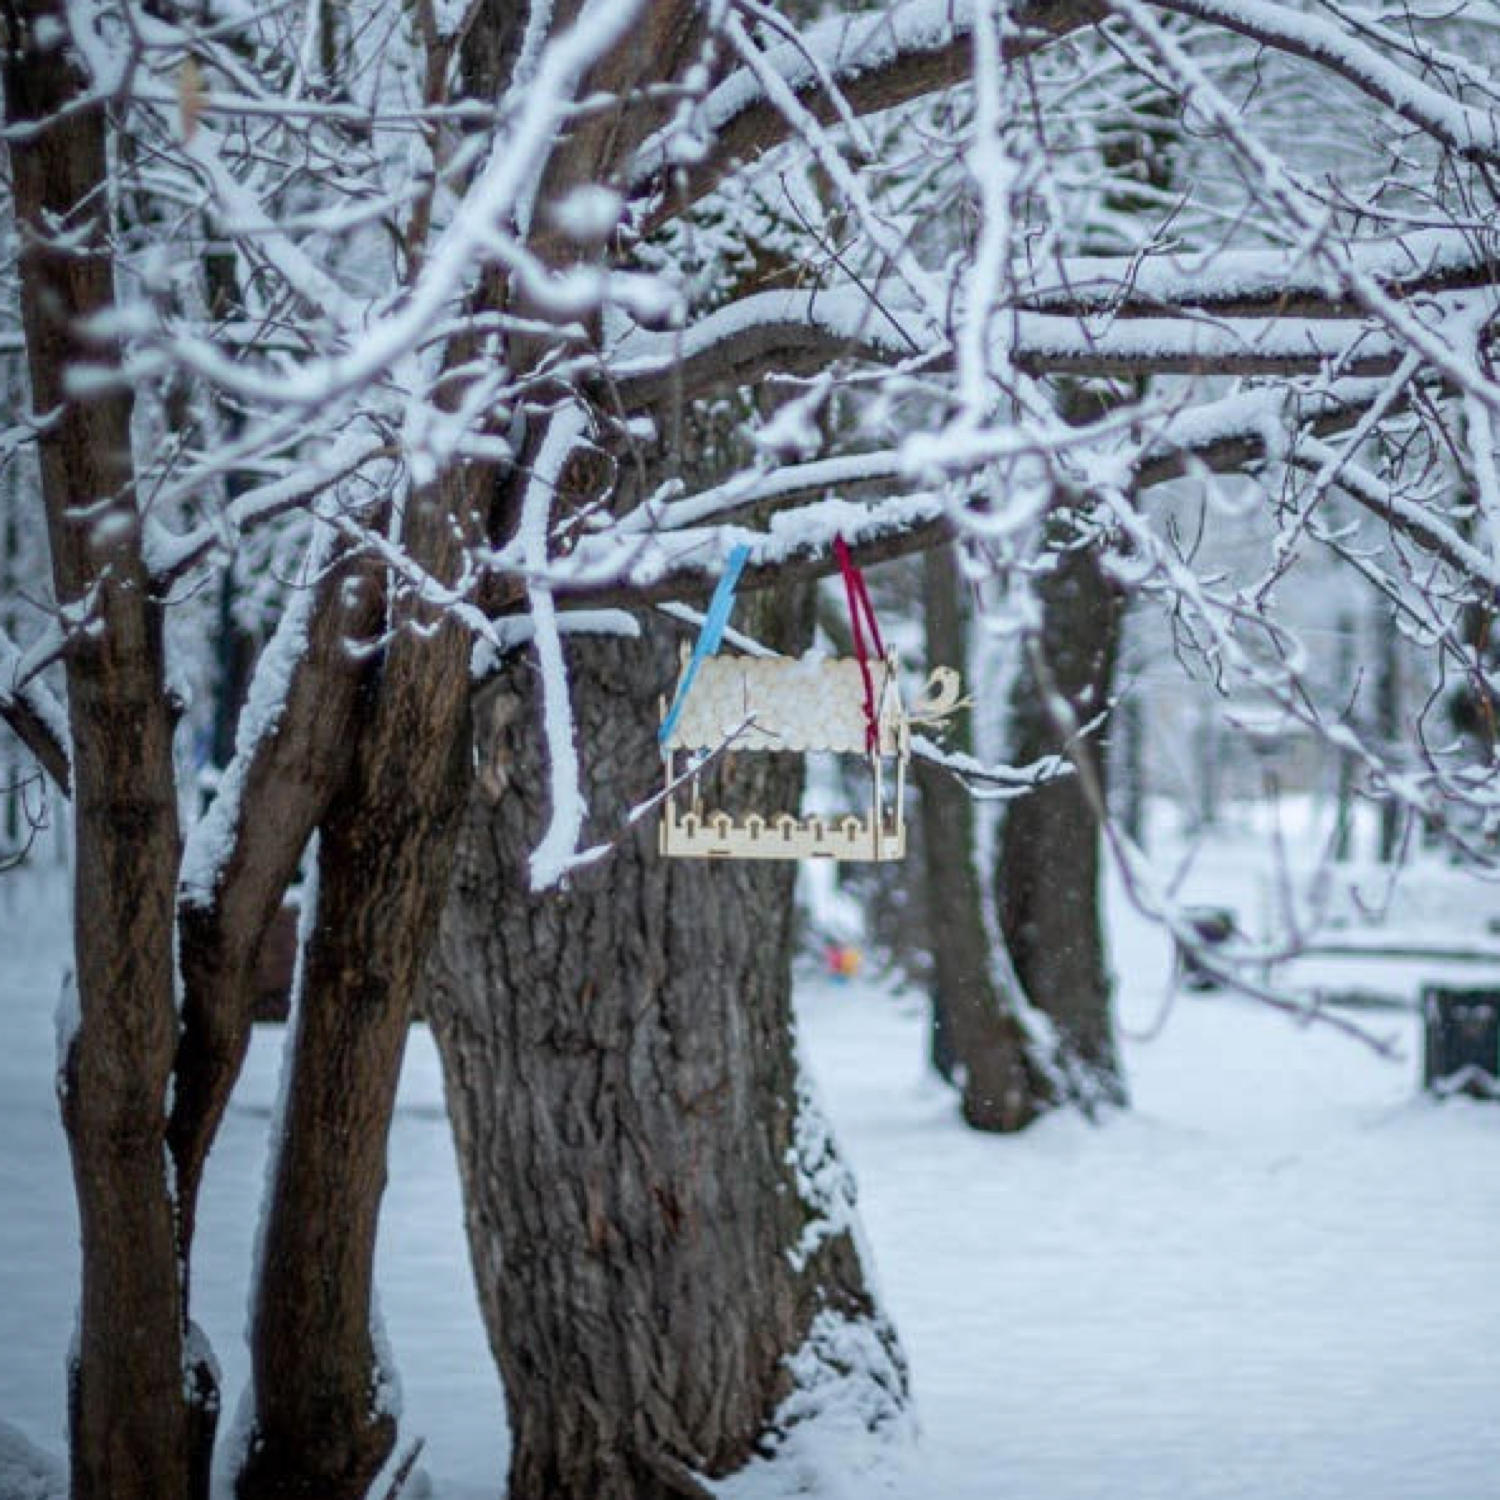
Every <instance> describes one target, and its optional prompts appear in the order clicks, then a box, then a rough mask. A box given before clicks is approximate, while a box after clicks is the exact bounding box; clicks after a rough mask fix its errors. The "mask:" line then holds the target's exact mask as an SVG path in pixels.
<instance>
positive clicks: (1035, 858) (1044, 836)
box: [996, 548, 1127, 1107]
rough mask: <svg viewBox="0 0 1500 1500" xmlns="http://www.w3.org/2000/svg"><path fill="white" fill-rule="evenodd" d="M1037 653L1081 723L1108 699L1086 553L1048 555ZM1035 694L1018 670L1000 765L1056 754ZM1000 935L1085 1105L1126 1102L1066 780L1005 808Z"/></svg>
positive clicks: (1107, 659) (1079, 811)
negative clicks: (1054, 558) (1006, 750)
mask: <svg viewBox="0 0 1500 1500" xmlns="http://www.w3.org/2000/svg"><path fill="white" fill-rule="evenodd" d="M1039 589H1040V593H1041V602H1042V625H1041V637H1040V646H1041V650H1042V653H1043V656H1044V658H1045V660H1046V661H1047V663H1048V666H1049V668H1050V671H1051V674H1052V678H1053V682H1054V685H1055V687H1056V689H1057V691H1059V692H1060V693H1061V694H1062V695H1063V696H1064V697H1065V698H1066V699H1067V701H1068V702H1069V703H1070V704H1071V705H1072V706H1073V708H1074V711H1075V712H1076V714H1077V716H1078V718H1079V720H1080V721H1081V722H1085V723H1086V722H1088V721H1089V720H1090V719H1091V718H1093V717H1094V716H1095V715H1096V714H1098V713H1099V712H1101V711H1102V710H1103V709H1104V707H1105V706H1106V705H1107V703H1108V701H1109V693H1110V688H1111V684H1112V682H1113V679H1114V664H1115V653H1116V646H1117V644H1118V638H1119V620H1120V602H1119V595H1118V592H1117V591H1116V589H1115V588H1114V586H1113V585H1112V584H1111V583H1110V582H1109V580H1108V579H1106V578H1105V577H1104V576H1103V574H1101V573H1100V571H1099V567H1098V563H1097V560H1096V558H1095V556H1094V554H1093V553H1092V552H1091V551H1090V550H1088V549H1084V548H1081V549H1077V550H1074V551H1071V552H1065V553H1062V554H1060V555H1059V566H1058V568H1057V569H1056V571H1055V572H1053V573H1050V574H1048V575H1047V577H1046V578H1045V579H1043V580H1042V581H1041V583H1040V585H1039ZM1044 696H1045V695H1044V689H1043V687H1042V686H1041V685H1040V684H1038V683H1037V681H1036V680H1035V677H1034V675H1033V673H1032V672H1031V671H1029V670H1025V669H1023V670H1022V671H1021V672H1020V673H1019V674H1018V676H1017V679H1016V686H1015V690H1014V691H1013V693H1012V695H1011V713H1010V718H1011V737H1012V738H1011V746H1010V751H1011V755H1012V758H1013V759H1014V760H1016V761H1017V762H1018V763H1020V764H1025V763H1027V762H1029V761H1032V760H1036V759H1039V758H1040V757H1042V756H1044V755H1051V754H1055V753H1056V752H1058V751H1059V750H1060V749H1062V748H1063V747H1062V745H1061V744H1060V743H1059V739H1058V734H1057V730H1056V728H1055V727H1054V725H1053V722H1052V719H1051V716H1050V715H1049V714H1048V713H1047V709H1046V704H1045V701H1044ZM1071 749H1072V751H1073V753H1074V754H1075V755H1079V756H1087V757H1088V758H1089V760H1090V762H1091V763H1092V766H1093V774H1094V775H1095V776H1096V777H1097V778H1098V781H1099V785H1100V786H1101V787H1102V786H1103V784H1104V757H1103V756H1102V755H1100V754H1098V753H1097V750H1096V747H1095V745H1094V743H1093V741H1092V740H1086V741H1084V742H1083V743H1080V744H1077V745H1074V746H1072V747H1071ZM996 886H997V899H998V905H999V911H1000V927H1001V932H1002V934H1003V935H1004V938H1005V943H1006V947H1007V948H1008V949H1009V952H1010V956H1011V961H1012V962H1013V963H1014V965H1015V969H1016V974H1017V977H1018V978H1019V980H1020V983H1021V986H1022V988H1023V989H1024V991H1025V993H1026V996H1027V998H1028V999H1029V1000H1030V1001H1031V1003H1032V1004H1033V1005H1034V1006H1036V1007H1037V1008H1038V1009H1039V1010H1041V1011H1042V1012H1043V1013H1044V1014H1045V1015H1046V1016H1047V1017H1048V1018H1049V1019H1050V1020H1051V1021H1052V1023H1053V1025H1054V1027H1055V1029H1056V1032H1057V1038H1058V1043H1059V1056H1058V1058H1057V1062H1058V1065H1059V1068H1060V1069H1061V1071H1062V1073H1063V1074H1064V1075H1065V1076H1066V1077H1067V1078H1068V1079H1069V1080H1070V1084H1071V1087H1072V1089H1073V1090H1074V1092H1075V1093H1076V1095H1077V1098H1078V1101H1079V1102H1080V1103H1082V1104H1083V1105H1084V1106H1085V1107H1091V1106H1092V1105H1093V1104H1094V1103H1096V1102H1108V1103H1114V1104H1124V1103H1126V1102H1127V1094H1126V1088H1125V1079H1124V1074H1123V1072H1122V1070H1121V1067H1120V1058H1119V1052H1118V1049H1117V1047H1116V1043H1115V1033H1114V1021H1113V1018H1112V1015H1111V1012H1110V983H1109V976H1108V973H1107V971H1106V966H1105V955H1104V933H1103V922H1102V918H1101V913H1100V909H1099V830H1098V827H1097V825H1096V823H1095V820H1094V816H1093V813H1092V811H1091V810H1090V808H1089V805H1088V802H1087V800H1086V799H1085V796H1084V792H1083V788H1082V787H1081V785H1080V783H1079V780H1078V778H1076V777H1065V778H1062V779H1060V780H1057V781H1054V782H1050V783H1049V784H1048V785H1046V786H1043V787H1041V788H1040V789H1039V790H1037V791H1035V792H1033V793H1031V794H1029V795H1028V796H1025V797H1022V798H1019V799H1017V800H1016V801H1015V802H1013V803H1011V805H1010V808H1009V810H1008V811H1007V813H1006V816H1005V822H1004V825H1003V827H1002V830H1001V837H1000V845H999V851H998V858H997V861H996Z"/></svg>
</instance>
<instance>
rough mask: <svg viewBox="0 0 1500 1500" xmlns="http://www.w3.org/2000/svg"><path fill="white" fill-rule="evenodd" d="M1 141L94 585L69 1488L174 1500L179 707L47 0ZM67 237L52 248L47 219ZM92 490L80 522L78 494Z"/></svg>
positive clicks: (61, 592)
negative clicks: (89, 368) (150, 574)
mask: <svg viewBox="0 0 1500 1500" xmlns="http://www.w3.org/2000/svg"><path fill="white" fill-rule="evenodd" d="M0 15H3V18H4V47H5V56H4V64H5V108H6V117H7V121H8V123H10V124H12V125H15V124H17V123H23V124H27V125H34V126H35V129H26V130H21V131H17V132H15V133H13V134H12V136H11V139H10V141H9V151H10V162H11V173H12V184H13V191H14V194H15V207H16V219H17V223H18V226H19V229H20V235H21V240H22V250H21V262H20V287H21V316H22V321H23V326H24V329H25V335H26V348H27V358H28V365H29V372H30V379H31V396H32V405H33V407H34V408H35V409H36V410H37V411H38V412H46V413H55V414H56V415H55V416H53V418H52V420H50V421H49V422H48V423H46V424H45V426H44V427H43V428H42V430H41V432H40V434H39V443H40V450H41V476H42V494H43V500H44V502H45V506H46V511H47V519H48V542H49V547H50V550H51V557H52V575H53V586H54V589H55V592H56V596H57V601H58V603H59V605H61V606H64V607H66V608H70V609H78V608H80V607H81V606H82V604H83V601H84V600H85V599H89V601H90V603H89V610H90V616H91V625H92V627H93V628H91V629H90V630H89V631H88V632H87V633H85V632H83V631H81V630H80V632H79V634H78V636H77V637H76V638H75V639H74V640H73V641H72V642H71V643H70V649H69V652H68V655H67V658H66V671H67V683H68V711H69V720H70V724H71V728H72V738H73V788H74V796H75V800H76V817H75V820H74V826H75V829H76V841H75V871H74V881H75V885H74V901H75V909H76V911H77V913H78V919H77V922H76V923H75V928H74V930H75V950H74V952H75V959H76V963H77V981H76V982H77V988H78V1000H79V1016H78V1024H77V1027H76V1030H75V1032H74V1034H73V1037H72V1039H71V1042H70V1044H69V1046H68V1049H67V1054H66V1058H65V1062H64V1070H63V1079H62V1112H63V1122H64V1125H65V1127H66V1130H67V1135H68V1144H69V1148H70V1150H71V1153H72V1160H73V1174H74V1181H75V1185H76V1190H77V1197H78V1213H79V1231H80V1234H79V1237H80V1244H81V1250H82V1260H83V1296H82V1306H81V1308H80V1313H79V1337H78V1344H77V1350H76V1356H75V1358H74V1361H73V1364H72V1369H71V1381H70V1402H69V1415H70V1426H71V1444H70V1447H71V1462H72V1493H73V1496H74V1497H75V1500H93V1497H95V1496H98V1497H101V1500H102V1497H109V1500H133V1497H137V1496H138V1497H140V1500H174V1497H179V1496H186V1495H187V1494H188V1492H189V1490H188V1486H189V1463H188V1446H189V1444H188V1428H189V1415H188V1399H187V1397H186V1395H185V1393H184V1379H183V1358H182V1355H183V1340H182V1327H181V1322H180V1303H179V1289H178V1266H177V1255H176V1239H175V1235H174V1225H173V1205H172V1198H171V1194H170V1191H169V1184H168V1180H167V1172H166V1168H165V1148H164V1136H165V1129H166V1102H165V1101H166V1097H167V1085H168V1079H169V1078H170V1075H171V1069H172V1057H173V1052H174V1048H175V1044H176V1019H177V1018H176V1011H175V1006H174V998H173V963H172V945H173V930H172V929H173V887H174V883H175V880H176V872H177V864H178V857H179V832H178V826H177V803H176V794H175V788H174V782H173V768H172V730H173V725H172V718H171V714H170V712H169V708H168V698H167V693H166V690H165V676H164V664H163V656H162V645H161V619H160V612H159V608H158V606H157V605H156V604H155V603H153V602H152V599H151V589H150V587H149V584H148V580H147V577H146V572H145V568H144V565H143V563H142V559H141V535H140V517H139V515H138V514H137V512H136V509H135V505H134V503H133V500H132V492H131V479H132V466H131V456H130V420H131V401H130V397H129V395H128V394H127V393H126V392H124V391H123V390H119V391H116V392H114V393H112V394H108V395H100V396H97V397H95V398H94V399H91V400H88V401H81V400H78V399H76V398H74V397H72V396H71V395H70V393H69V390H68V387H67V384H66V376H67V372H68V370H69V369H70V368H71V367H72V366H73V365H74V364H76V363H78V362H81V361H82V360H83V359H85V358H87V359H88V360H89V361H91V362H93V363H98V362H100V361H101V360H102V359H105V358H107V357H108V350H106V349H104V348H102V347H101V346H100V345H99V344H98V343H90V344H88V345H85V344H84V343H83V342H82V340H81V338H80V335H79V333H78V327H79V324H80V323H81V322H82V321H83V320H85V319H88V318H90V317H93V316H96V315H98V314H100V313H102V312H104V311H105V310H106V309H108V308H109V307H110V306H111V305H112V304H113V301H114V285H113V274H112V261H111V257H110V255H109V253H108V250H107V247H106V245H105V243H104V230H105V225H104V222H103V216H104V213H105V211H106V200H105V197H104V194H103V184H104V182H105V177H106V168H107V163H106V155H105V126H104V111H103V107H102V105H96V106H93V107H87V108H85V107H82V106H81V101H82V100H83V98H84V97H85V95H86V93H87V86H86V83H85V81H84V80H83V79H82V78H81V77H80V76H79V75H78V74H77V72H76V71H75V69H74V66H73V63H72V61H71V60H70V57H69V53H68V51H67V49H65V48H64V47H62V46H58V45H46V44H44V41H43V40H42V39H44V38H45V37H46V34H47V28H48V27H51V28H53V29H54V34H64V33H65V26H64V22H63V19H62V17H61V15H60V14H59V9H58V7H56V6H53V5H47V4H41V3H17V0H6V3H5V4H4V5H3V8H0ZM54 235H57V236H59V237H60V238H62V239H64V240H65V241H66V242H67V244H66V248H57V249H55V248H53V243H52V236H54ZM84 505H86V506H87V507H88V510H89V518H88V521H87V523H85V522H84V520H83V518H82V517H81V516H80V515H79V514H78V513H77V512H76V511H75V510H74V509H73V507H75V506H84Z"/></svg>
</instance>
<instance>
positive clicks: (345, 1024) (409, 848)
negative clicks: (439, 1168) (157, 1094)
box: [238, 473, 474, 1500]
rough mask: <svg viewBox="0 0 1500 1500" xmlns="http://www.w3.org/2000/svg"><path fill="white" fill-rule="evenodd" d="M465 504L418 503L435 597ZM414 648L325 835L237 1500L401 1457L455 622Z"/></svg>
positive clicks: (454, 735)
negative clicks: (384, 1328) (425, 996)
mask: <svg viewBox="0 0 1500 1500" xmlns="http://www.w3.org/2000/svg"><path fill="white" fill-rule="evenodd" d="M473 484H474V478H473V476H472V475H468V474H463V473H460V474H458V475H455V476H453V477H452V478H450V479H449V480H445V481H444V482H443V483H442V485H441V486H440V487H439V493H438V494H437V495H433V494H429V495H427V496H424V497H416V498H414V499H413V501H412V502H411V506H412V512H413V514H412V515H411V516H409V518H408V538H407V539H408V545H409V546H410V547H411V549H412V551H413V552H414V553H415V554H416V555H417V556H418V557H420V558H422V559H423V560H424V561H427V562H428V563H429V564H430V566H431V567H432V570H433V571H434V572H435V573H437V575H438V576H439V577H442V576H446V575H447V573H448V571H449V570H450V569H452V568H453V567H454V566H455V565H456V562H457V558H458V556H459V549H460V548H461V547H462V545H463V541H464V536H465V535H466V534H472V528H471V523H470V521H469V517H471V516H472V512H473V503H472V502H473V491H472V488H471V487H472V485H473ZM407 623H408V625H410V624H411V623H412V622H411V620H410V617H409V616H408V621H407ZM424 628H425V629H426V630H431V631H432V633H431V634H430V635H428V634H425V633H424V632H423V631H422V630H415V629H406V630H403V631H402V632H401V633H400V634H399V635H398V636H397V638H396V640H395V642H394V643H393V645H392V646H391V648H390V651H389V653H388V656H387V659H386V662H385V665H384V669H383V671H382V672H381V673H380V674H379V680H378V685H372V692H371V699H370V701H369V703H368V704H367V712H366V714H365V716H364V722H363V723H362V724H361V723H359V722H356V725H355V728H354V735H355V737H356V747H355V751H354V758H353V764H352V767H351V770H350V774H349V777H348V779H347V781H346V783H345V785H344V786H343V787H342V788H341V789H340V790H339V792H338V793H337V794H336V795H335V797H334V799H333V801H332V803H331V804H330V806H329V809H328V812H327V814H326V815H325V816H324V818H323V821H322V823H321V825H320V837H319V844H318V860H317V891H316V896H315V898H314V899H315V903H316V905H315V910H314V913H313V916H312V919H311V921H310V923H309V934H308V937H307V939H306V950H305V952H304V955H303V975H302V985H301V993H300V996H299V997H298V1000H297V1011H296V1015H295V1019H294V1024H295V1026H296V1036H295V1041H294V1046H293V1056H292V1062H291V1069H292V1071H291V1077H290V1080H289V1084H288V1088H287V1097H286V1103H285V1113H284V1117H283V1119H282V1121H281V1131H280V1136H279V1141H278V1148H277V1158H276V1168H275V1173H274V1180H273V1184H272V1188H271V1196H270V1201H269V1204H268V1206H267V1210H266V1222H265V1226H264V1235H263V1244H262V1262H261V1266H260V1279H259V1283H258V1285H257V1287H256V1294H255V1295H256V1301H255V1310H254V1316H253V1321H252V1329H251V1361H252V1370H253V1375H254V1388H255V1418H254V1426H253V1429H252V1432H251V1436H250V1442H249V1447H248V1449H247V1452H246V1454H245V1458H244V1463H243V1467H242V1469H241V1472H240V1475H239V1479H238V1493H239V1495H240V1496H241V1497H242V1500H289V1497H298V1500H360V1497H362V1496H363V1495H364V1494H365V1493H366V1491H367V1490H368V1488H369V1486H370V1483H371V1481H372V1480H373V1479H374V1478H375V1476H376V1474H377V1473H378V1472H379V1471H380V1468H381V1466H382V1465H383V1464H384V1463H385V1461H386V1459H387V1458H388V1457H389V1455H390V1452H391V1449H392V1446H393V1445H394V1442H395V1436H396V1421H395V1416H394V1414H393V1413H392V1412H391V1411H390V1410H389V1408H388V1406H387V1404H386V1403H385V1401H384V1400H383V1399H382V1391H381V1387H382V1384H383V1382H384V1380H385V1377H386V1376H387V1375H388V1374H389V1373H390V1372H388V1371H385V1370H383V1369H382V1368H381V1367H380V1364H379V1359H378V1355H377V1350H376V1348H375V1343H374V1339H373V1336H372V1331H371V1312H372V1287H373V1275H374V1255H375V1232H376V1226H377V1221H378V1218H379V1211H380V1199H381V1195H382V1193H383V1192H384V1189H385V1179H386V1143H387V1137H388V1134H389V1128H390V1119H391V1112H392V1110H393V1108H394V1105H395V1095H396V1082H397V1078H398V1076H399V1073H400V1069H401V1058H402V1053H403V1051H404V1048H405V1044H406V1034H407V1028H408V1026H409V1024H410V1020H411V1013H412V1005H413V1001H414V997H415V993H416V989H417V984H418V981H419V978H420V974H421V970H422V965H423V961H424V959H425V956H426V953H427V949H428V947H429V946H430V944H431V941H432V937H433V934H434V932H435V929H436V925H437V919H438V916H439V913H440V911H441V907H442V900H443V896H444V893H445V892H446V890H447V886H448V877H449V870H450V866H451V856H452V852H453V847H454V843H455V840H456V838H457V834H458V827H459V821H460V816H461V814H462V811H463V806H464V796H465V793H466V791H467V787H468V781H469V733H468V695H469V654H470V640H469V636H468V633H467V631H466V630H465V629H464V628H463V627H461V626H460V625H458V624H457V623H455V622H453V621H451V620H449V621H446V622H445V623H442V624H440V625H434V624H433V622H432V621H431V620H430V619H428V620H427V621H425V622H424Z"/></svg>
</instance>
